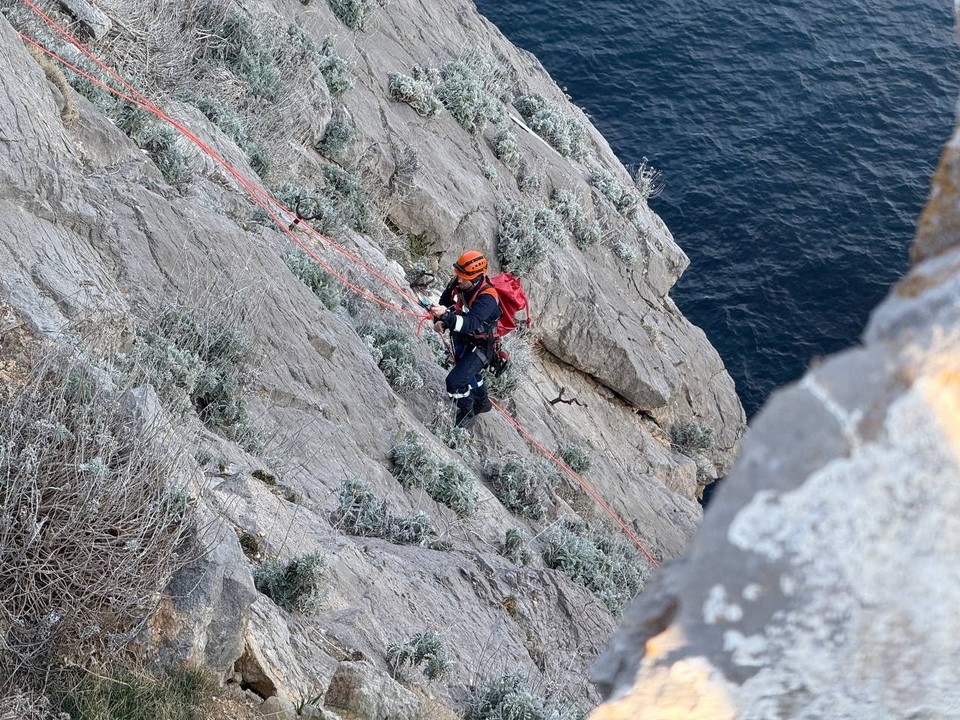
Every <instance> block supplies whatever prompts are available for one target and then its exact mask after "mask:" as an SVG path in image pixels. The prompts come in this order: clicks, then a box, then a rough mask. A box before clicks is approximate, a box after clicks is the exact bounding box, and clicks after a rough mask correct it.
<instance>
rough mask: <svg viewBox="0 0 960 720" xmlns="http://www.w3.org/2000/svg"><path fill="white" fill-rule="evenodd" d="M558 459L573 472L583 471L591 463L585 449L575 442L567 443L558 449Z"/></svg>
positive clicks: (587, 468) (588, 467)
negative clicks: (561, 448)
mask: <svg viewBox="0 0 960 720" xmlns="http://www.w3.org/2000/svg"><path fill="white" fill-rule="evenodd" d="M560 459H561V460H563V462H565V463H566V464H567V467H569V468H570V469H571V470H573V471H574V472H575V473H585V472H586V471H587V470H589V469H590V466H591V465H592V464H593V461H592V460H591V459H590V455H588V454H587V451H586V450H584V449H583V448H582V447H580V446H579V445H576V444H575V443H567V445H566V447H564V448H563V450H561V451H560Z"/></svg>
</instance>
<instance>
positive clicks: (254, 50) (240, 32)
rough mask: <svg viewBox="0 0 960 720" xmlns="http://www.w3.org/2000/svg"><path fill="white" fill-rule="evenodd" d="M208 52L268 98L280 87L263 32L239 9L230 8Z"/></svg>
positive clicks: (270, 48)
mask: <svg viewBox="0 0 960 720" xmlns="http://www.w3.org/2000/svg"><path fill="white" fill-rule="evenodd" d="M210 55H211V56H212V57H213V58H214V59H215V60H220V61H222V62H224V63H225V64H226V65H227V66H228V67H229V68H230V69H231V70H232V71H233V73H234V75H236V76H237V77H238V78H240V79H242V80H245V81H246V82H247V83H248V84H249V87H250V91H251V92H252V93H253V94H254V95H256V96H257V97H261V98H263V99H264V100H267V101H269V102H275V101H276V100H277V99H279V97H280V94H281V93H282V91H283V82H282V79H281V73H280V68H279V67H278V66H277V62H276V57H275V54H274V49H273V48H272V47H271V46H270V45H269V44H268V43H267V35H266V33H263V32H261V31H260V30H258V29H257V27H256V26H255V25H254V24H253V21H252V20H251V19H250V18H248V17H247V16H245V15H243V14H241V13H240V12H239V11H235V12H231V13H230V14H229V15H228V16H227V18H226V19H225V20H224V22H223V25H222V26H221V27H220V31H219V37H218V38H216V40H215V42H213V43H212V44H211V46H210Z"/></svg>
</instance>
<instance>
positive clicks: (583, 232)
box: [551, 190, 603, 250]
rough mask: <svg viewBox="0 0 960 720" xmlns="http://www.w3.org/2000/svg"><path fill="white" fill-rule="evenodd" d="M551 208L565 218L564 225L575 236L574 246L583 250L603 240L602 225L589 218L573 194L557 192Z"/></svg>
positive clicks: (563, 191) (554, 194)
mask: <svg viewBox="0 0 960 720" xmlns="http://www.w3.org/2000/svg"><path fill="white" fill-rule="evenodd" d="M551 206H552V207H553V209H554V210H555V211H556V212H557V214H559V215H560V217H561V218H563V223H564V225H566V227H567V230H568V231H569V232H570V234H571V235H572V236H573V241H574V244H576V246H577V247H578V248H580V249H581V250H586V249H587V248H589V247H592V246H594V245H596V244H598V243H599V242H600V240H601V239H602V238H603V231H602V229H601V228H600V223H598V222H597V221H590V220H589V219H588V218H587V214H586V212H585V211H584V209H583V206H582V205H581V204H580V203H579V202H578V201H577V199H576V197H574V195H573V193H570V192H567V191H565V190H555V191H554V193H553V197H552V198H551Z"/></svg>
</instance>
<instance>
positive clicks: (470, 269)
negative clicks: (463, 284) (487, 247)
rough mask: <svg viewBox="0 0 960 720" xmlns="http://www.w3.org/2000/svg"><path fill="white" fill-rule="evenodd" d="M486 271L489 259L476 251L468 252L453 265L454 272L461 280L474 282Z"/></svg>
mask: <svg viewBox="0 0 960 720" xmlns="http://www.w3.org/2000/svg"><path fill="white" fill-rule="evenodd" d="M486 271H487V259H486V258H485V257H484V256H483V253H481V252H477V251H476V250H467V252H465V253H464V254H463V255H461V256H460V257H459V258H457V261H456V262H455V263H454V264H453V272H455V273H456V274H457V277H458V278H460V279H461V280H474V279H475V278H478V277H480V276H481V275H483V274H484V273H485V272H486Z"/></svg>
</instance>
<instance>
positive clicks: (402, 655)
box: [387, 632, 453, 680]
mask: <svg viewBox="0 0 960 720" xmlns="http://www.w3.org/2000/svg"><path fill="white" fill-rule="evenodd" d="M420 665H423V674H424V675H426V676H427V678H429V679H430V680H439V679H441V678H442V677H443V676H444V675H445V674H446V673H447V672H448V671H449V670H450V667H451V666H452V665H453V663H451V662H450V658H449V657H448V656H447V645H446V639H445V638H444V637H443V635H441V634H440V633H436V632H422V633H417V634H416V635H414V636H413V637H412V638H410V639H409V640H408V641H407V642H405V643H391V644H390V645H388V646H387V667H389V668H390V672H391V673H392V674H393V676H394V677H395V678H397V679H398V680H405V679H407V673H408V672H409V671H410V670H412V669H413V668H417V667H420Z"/></svg>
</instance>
